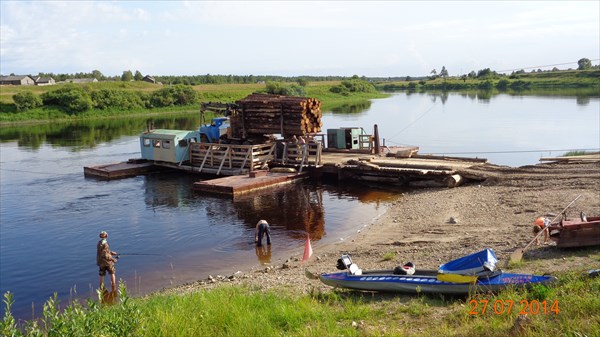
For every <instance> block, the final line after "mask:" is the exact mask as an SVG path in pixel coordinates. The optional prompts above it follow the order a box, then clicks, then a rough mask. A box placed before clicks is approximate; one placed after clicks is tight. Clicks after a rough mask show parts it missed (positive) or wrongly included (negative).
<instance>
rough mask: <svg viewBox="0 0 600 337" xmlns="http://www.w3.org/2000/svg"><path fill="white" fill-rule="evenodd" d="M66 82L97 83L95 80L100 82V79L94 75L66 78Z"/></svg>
mask: <svg viewBox="0 0 600 337" xmlns="http://www.w3.org/2000/svg"><path fill="white" fill-rule="evenodd" d="M65 82H67V83H76V84H80V83H95V82H98V80H97V79H95V78H93V77H92V78H71V79H68V80H66V81H65Z"/></svg>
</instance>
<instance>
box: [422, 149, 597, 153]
mask: <svg viewBox="0 0 600 337" xmlns="http://www.w3.org/2000/svg"><path fill="white" fill-rule="evenodd" d="M569 151H600V148H597V149H563V150H514V151H480V152H475V151H471V152H443V154H487V153H527V152H569ZM439 153H440V152H433V153H431V154H439Z"/></svg>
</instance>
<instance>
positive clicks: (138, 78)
mask: <svg viewBox="0 0 600 337" xmlns="http://www.w3.org/2000/svg"><path fill="white" fill-rule="evenodd" d="M133 79H134V80H136V81H141V80H142V79H144V75H142V73H141V72H140V71H139V70H136V71H135V75H133Z"/></svg>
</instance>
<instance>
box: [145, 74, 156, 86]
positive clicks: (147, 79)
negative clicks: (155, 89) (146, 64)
mask: <svg viewBox="0 0 600 337" xmlns="http://www.w3.org/2000/svg"><path fill="white" fill-rule="evenodd" d="M142 81H144V82H148V83H153V84H156V80H155V79H154V77H152V76H150V75H146V76H144V78H142Z"/></svg>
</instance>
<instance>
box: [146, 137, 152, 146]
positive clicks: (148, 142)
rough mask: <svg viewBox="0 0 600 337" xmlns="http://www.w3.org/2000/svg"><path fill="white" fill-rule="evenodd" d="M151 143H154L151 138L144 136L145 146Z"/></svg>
mask: <svg viewBox="0 0 600 337" xmlns="http://www.w3.org/2000/svg"><path fill="white" fill-rule="evenodd" d="M150 144H152V143H151V142H150V139H148V138H144V146H150Z"/></svg>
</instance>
